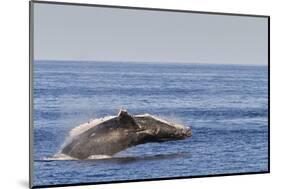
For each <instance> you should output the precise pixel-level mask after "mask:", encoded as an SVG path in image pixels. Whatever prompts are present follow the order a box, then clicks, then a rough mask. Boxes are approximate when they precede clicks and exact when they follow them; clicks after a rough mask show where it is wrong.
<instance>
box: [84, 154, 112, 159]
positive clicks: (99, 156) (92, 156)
mask: <svg viewBox="0 0 281 189" xmlns="http://www.w3.org/2000/svg"><path fill="white" fill-rule="evenodd" d="M109 158H112V156H109V155H91V156H89V157H88V158H87V159H109Z"/></svg>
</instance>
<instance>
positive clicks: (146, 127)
mask: <svg viewBox="0 0 281 189" xmlns="http://www.w3.org/2000/svg"><path fill="white" fill-rule="evenodd" d="M190 136H191V128H190V127H187V126H183V125H179V124H176V123H171V122H168V121H166V120H163V119H161V118H159V117H156V116H153V115H150V114H143V115H130V114H129V113H128V112H127V111H126V110H123V109H121V110H120V111H119V113H118V115H117V116H111V117H105V118H104V119H100V120H99V121H92V122H91V121H90V122H88V123H86V124H83V125H80V126H78V127H77V128H74V129H73V130H72V131H71V132H70V134H69V137H68V139H67V140H66V142H65V144H64V145H63V148H62V149H61V151H60V154H64V155H67V156H70V157H73V158H76V159H87V158H88V157H90V156H93V155H113V154H115V153H117V152H120V151H122V150H125V149H127V148H129V147H132V146H135V145H139V144H144V143H148V142H165V141H170V140H182V139H185V138H187V137H190Z"/></svg>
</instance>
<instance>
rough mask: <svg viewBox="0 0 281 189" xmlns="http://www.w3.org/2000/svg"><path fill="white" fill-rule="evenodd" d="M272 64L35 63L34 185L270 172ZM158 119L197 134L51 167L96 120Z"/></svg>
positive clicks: (64, 162)
mask: <svg viewBox="0 0 281 189" xmlns="http://www.w3.org/2000/svg"><path fill="white" fill-rule="evenodd" d="M267 74H268V73H267V66H245V65H243V66H241V65H240V66H239V65H210V64H160V63H154V64H152V63H143V64H141V63H124V62H123V63H121V62H120V63H117V62H67V61H35V62H34V130H33V132H34V155H33V158H34V170H33V173H34V185H53V184H54V185H55V184H72V183H88V182H102V181H117V180H134V179H151V178H167V177H181V176H198V175H212V174H228V173H245V172H261V171H268V85H267V83H268V78H267ZM120 107H123V108H126V109H127V110H128V111H129V113H131V114H142V113H150V114H154V115H158V116H161V117H165V118H167V119H168V120H172V121H175V122H178V123H181V124H184V125H188V126H190V127H191V128H192V131H193V136H192V137H191V138H188V139H186V140H181V141H170V142H165V143H147V144H143V145H139V146H136V147H132V148H129V149H127V150H125V151H122V152H120V153H118V154H116V155H115V156H113V157H112V158H109V159H100V160H83V161H82V160H81V161H78V160H73V161H71V160H60V161H58V160H48V159H46V157H52V156H53V155H54V154H55V153H56V152H58V151H59V150H60V147H61V145H62V144H63V142H64V140H65V138H66V137H67V135H68V132H69V131H70V130H71V129H72V128H74V127H76V126H78V125H79V124H81V123H84V122H87V121H89V120H90V119H92V118H99V117H103V116H107V115H115V114H117V112H118V109H119V108H120Z"/></svg>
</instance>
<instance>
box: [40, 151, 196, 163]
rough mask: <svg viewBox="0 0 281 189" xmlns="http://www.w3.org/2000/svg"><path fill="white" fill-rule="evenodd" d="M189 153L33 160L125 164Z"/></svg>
mask: <svg viewBox="0 0 281 189" xmlns="http://www.w3.org/2000/svg"><path fill="white" fill-rule="evenodd" d="M188 157H191V154H190V153H188V152H180V153H170V154H152V155H143V156H113V157H110V158H103V159H86V160H35V162H64V163H67V162H76V163H89V164H99V163H113V164H123V163H124V164H127V163H135V162H140V161H155V160H169V159H176V158H188Z"/></svg>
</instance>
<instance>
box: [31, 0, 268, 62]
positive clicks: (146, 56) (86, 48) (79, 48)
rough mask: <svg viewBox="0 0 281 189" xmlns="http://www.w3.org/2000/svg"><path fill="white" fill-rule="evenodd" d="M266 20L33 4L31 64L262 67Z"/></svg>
mask: <svg viewBox="0 0 281 189" xmlns="http://www.w3.org/2000/svg"><path fill="white" fill-rule="evenodd" d="M267 45H268V44H267V18H261V17H240V16H222V15H210V14H194V13H175V12H162V11H161V12H160V11H147V10H146V11H143V10H128V9H114V8H98V7H85V6H69V5H67V6H66V5H52V4H38V3H35V8H34V57H35V59H36V60H39V59H44V60H46V59H48V60H89V61H91V60H93V61H95V60H97V61H141V62H183V63H223V64H259V65H266V64H267V48H268V46H267Z"/></svg>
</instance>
